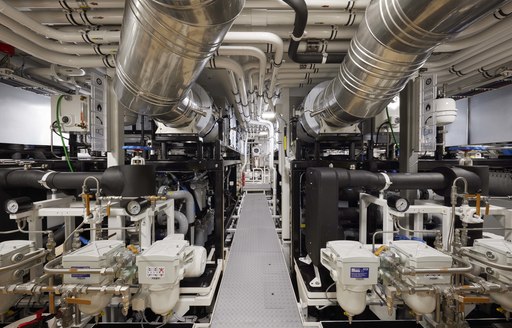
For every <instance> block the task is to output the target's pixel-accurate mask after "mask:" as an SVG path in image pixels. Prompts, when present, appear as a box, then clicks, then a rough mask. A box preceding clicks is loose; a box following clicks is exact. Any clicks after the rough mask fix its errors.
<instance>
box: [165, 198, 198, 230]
mask: <svg viewBox="0 0 512 328" xmlns="http://www.w3.org/2000/svg"><path fill="white" fill-rule="evenodd" d="M167 198H169V199H181V200H184V201H185V215H186V216H187V220H188V223H189V224H192V223H194V221H195V220H196V209H195V203H194V196H192V194H191V193H189V192H188V191H186V190H176V191H169V192H168V193H167Z"/></svg>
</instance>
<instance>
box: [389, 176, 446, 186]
mask: <svg viewBox="0 0 512 328" xmlns="http://www.w3.org/2000/svg"><path fill="white" fill-rule="evenodd" d="M388 176H389V179H390V181H391V186H390V187H389V189H398V190H405V189H446V188H447V187H448V181H447V179H446V178H445V176H444V175H443V174H441V173H437V172H425V173H395V174H389V175H388Z"/></svg>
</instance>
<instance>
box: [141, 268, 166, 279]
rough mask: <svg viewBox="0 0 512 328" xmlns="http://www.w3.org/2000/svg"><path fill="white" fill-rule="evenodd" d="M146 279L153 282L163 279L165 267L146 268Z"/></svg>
mask: <svg viewBox="0 0 512 328" xmlns="http://www.w3.org/2000/svg"><path fill="white" fill-rule="evenodd" d="M146 277H148V278H150V279H154V280H158V279H162V278H163V277H165V267H146Z"/></svg>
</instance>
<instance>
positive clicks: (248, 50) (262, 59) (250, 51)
mask: <svg viewBox="0 0 512 328" xmlns="http://www.w3.org/2000/svg"><path fill="white" fill-rule="evenodd" d="M217 53H218V54H219V55H221V56H252V57H255V58H256V59H257V60H258V61H259V63H260V70H259V76H258V97H259V101H258V108H261V106H262V104H263V92H264V91H265V70H266V67H267V56H266V55H265V53H264V52H263V51H261V50H260V49H258V48H255V47H250V46H221V47H220V48H219V50H217Z"/></svg>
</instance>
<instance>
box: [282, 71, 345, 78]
mask: <svg viewBox="0 0 512 328" xmlns="http://www.w3.org/2000/svg"><path fill="white" fill-rule="evenodd" d="M337 74H338V72H336V71H335V72H308V73H302V72H297V73H280V74H279V79H280V80H288V79H305V80H307V79H310V78H312V79H323V78H325V79H328V78H333V77H335V76H336V75H337Z"/></svg>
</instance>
